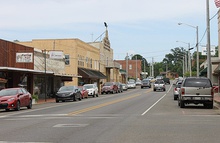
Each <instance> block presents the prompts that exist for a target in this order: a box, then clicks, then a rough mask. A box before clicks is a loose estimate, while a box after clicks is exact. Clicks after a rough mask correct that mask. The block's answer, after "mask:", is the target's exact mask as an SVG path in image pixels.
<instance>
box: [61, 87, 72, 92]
mask: <svg viewBox="0 0 220 143" xmlns="http://www.w3.org/2000/svg"><path fill="white" fill-rule="evenodd" d="M73 90H74V87H73V86H62V87H61V88H60V89H59V91H73Z"/></svg>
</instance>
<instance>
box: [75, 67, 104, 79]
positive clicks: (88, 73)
mask: <svg viewBox="0 0 220 143" xmlns="http://www.w3.org/2000/svg"><path fill="white" fill-rule="evenodd" d="M78 74H79V75H81V76H82V77H83V78H92V79H106V76H105V75H104V74H103V73H101V72H100V71H96V70H90V69H85V68H78Z"/></svg>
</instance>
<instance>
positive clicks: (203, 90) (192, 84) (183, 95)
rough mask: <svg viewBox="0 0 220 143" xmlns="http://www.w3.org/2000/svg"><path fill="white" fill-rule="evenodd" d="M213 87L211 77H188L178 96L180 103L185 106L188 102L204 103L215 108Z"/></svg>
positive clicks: (182, 106)
mask: <svg viewBox="0 0 220 143" xmlns="http://www.w3.org/2000/svg"><path fill="white" fill-rule="evenodd" d="M213 97H214V93H213V88H212V83H211V81H210V79H209V78H206V77H188V78H185V79H184V80H183V82H182V85H181V88H180V93H179V97H178V105H179V106H180V108H184V107H185V105H186V104H190V103H193V104H196V105H197V104H203V105H204V106H205V107H207V108H210V109H212V108H213Z"/></svg>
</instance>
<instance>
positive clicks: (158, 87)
mask: <svg viewBox="0 0 220 143" xmlns="http://www.w3.org/2000/svg"><path fill="white" fill-rule="evenodd" d="M153 89H154V91H157V90H162V91H166V86H165V83H164V81H163V80H160V79H158V80H156V81H155V83H154V86H153Z"/></svg>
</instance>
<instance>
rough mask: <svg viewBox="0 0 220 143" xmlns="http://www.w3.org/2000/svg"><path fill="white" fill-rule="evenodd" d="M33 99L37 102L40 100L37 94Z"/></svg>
mask: <svg viewBox="0 0 220 143" xmlns="http://www.w3.org/2000/svg"><path fill="white" fill-rule="evenodd" d="M31 97H32V99H35V101H38V99H39V98H38V95H35V94H34V95H32V96H31Z"/></svg>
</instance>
